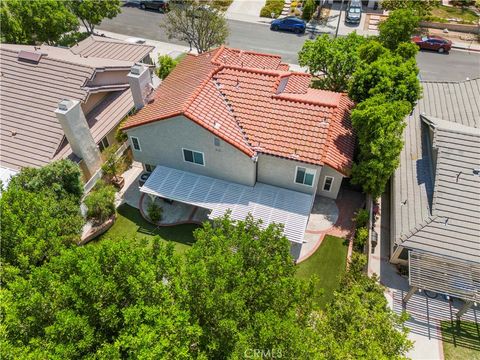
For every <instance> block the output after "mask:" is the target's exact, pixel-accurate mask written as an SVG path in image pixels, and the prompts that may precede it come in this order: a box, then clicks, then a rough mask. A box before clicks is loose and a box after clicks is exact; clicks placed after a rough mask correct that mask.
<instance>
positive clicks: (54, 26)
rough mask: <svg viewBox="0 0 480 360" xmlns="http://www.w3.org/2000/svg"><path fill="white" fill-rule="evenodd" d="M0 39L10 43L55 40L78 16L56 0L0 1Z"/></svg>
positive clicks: (70, 26) (76, 23)
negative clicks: (0, 30)
mask: <svg viewBox="0 0 480 360" xmlns="http://www.w3.org/2000/svg"><path fill="white" fill-rule="evenodd" d="M0 23H1V29H2V32H1V37H2V41H4V42H8V43H14V44H36V43H44V42H45V43H47V44H50V45H52V44H55V43H56V42H58V41H59V39H60V38H61V37H62V35H63V34H65V33H66V32H69V31H75V30H76V29H77V28H78V24H79V23H78V19H77V18H76V16H75V15H74V14H73V13H72V12H71V11H70V10H69V9H68V8H67V6H66V3H65V2H63V1H58V0H35V1H23V0H8V1H1V2H0Z"/></svg>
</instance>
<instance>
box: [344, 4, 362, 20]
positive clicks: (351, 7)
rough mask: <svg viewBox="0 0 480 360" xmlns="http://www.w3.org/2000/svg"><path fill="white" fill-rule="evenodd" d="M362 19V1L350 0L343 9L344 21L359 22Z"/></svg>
mask: <svg viewBox="0 0 480 360" xmlns="http://www.w3.org/2000/svg"><path fill="white" fill-rule="evenodd" d="M361 19H362V2H361V1H360V0H351V1H350V2H349V3H348V7H347V10H346V11H345V22H346V23H348V24H359V23H360V20H361Z"/></svg>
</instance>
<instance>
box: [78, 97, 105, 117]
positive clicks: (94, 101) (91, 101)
mask: <svg viewBox="0 0 480 360" xmlns="http://www.w3.org/2000/svg"><path fill="white" fill-rule="evenodd" d="M109 94H110V92H99V93H95V94H90V95H89V96H88V99H87V102H86V103H83V104H82V110H83V113H84V114H85V116H88V113H89V112H90V111H92V110H93V109H94V108H95V107H96V106H97V105H98V104H100V102H101V101H102V100H103V99H105V97H106V96H107V95H109Z"/></svg>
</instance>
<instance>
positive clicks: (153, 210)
mask: <svg viewBox="0 0 480 360" xmlns="http://www.w3.org/2000/svg"><path fill="white" fill-rule="evenodd" d="M147 211H148V217H149V218H150V220H152V222H154V223H158V222H159V221H160V220H162V213H163V208H162V207H161V206H159V205H157V204H156V203H155V202H151V203H150V205H148V209H147Z"/></svg>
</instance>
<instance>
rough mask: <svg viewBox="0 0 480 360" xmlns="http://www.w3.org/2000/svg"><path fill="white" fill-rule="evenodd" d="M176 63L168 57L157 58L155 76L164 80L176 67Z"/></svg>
mask: <svg viewBox="0 0 480 360" xmlns="http://www.w3.org/2000/svg"><path fill="white" fill-rule="evenodd" d="M177 63H178V61H177V60H175V59H173V58H172V57H171V56H168V55H160V56H159V57H158V66H157V76H158V77H159V78H160V79H162V80H163V79H165V78H166V77H167V76H168V74H170V72H171V71H172V70H173V69H174V68H175V66H177Z"/></svg>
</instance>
